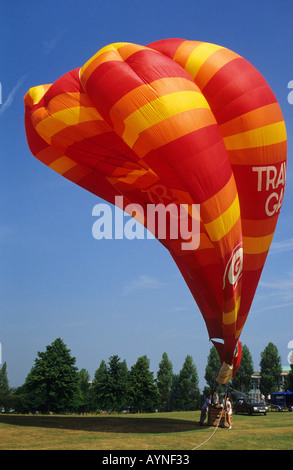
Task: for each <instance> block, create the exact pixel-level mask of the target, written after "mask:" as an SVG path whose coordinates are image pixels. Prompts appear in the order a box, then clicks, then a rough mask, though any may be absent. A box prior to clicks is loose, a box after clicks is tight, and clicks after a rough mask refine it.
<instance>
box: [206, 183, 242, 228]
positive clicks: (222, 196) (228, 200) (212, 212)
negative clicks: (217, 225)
mask: <svg viewBox="0 0 293 470" xmlns="http://www.w3.org/2000/svg"><path fill="white" fill-rule="evenodd" d="M236 196H237V188H236V184H235V180H234V176H233V175H231V178H230V179H229V181H228V183H227V184H226V185H225V186H224V187H223V188H222V189H221V190H220V191H219V192H218V193H217V194H215V195H214V196H212V197H211V198H210V199H208V200H207V201H205V202H203V203H202V204H201V205H200V213H201V215H202V216H203V217H204V220H205V223H209V222H212V221H213V220H215V219H216V218H217V217H219V201H220V204H221V211H222V212H225V211H226V210H228V208H229V207H230V206H231V204H232V203H233V201H234V200H235V198H236Z"/></svg>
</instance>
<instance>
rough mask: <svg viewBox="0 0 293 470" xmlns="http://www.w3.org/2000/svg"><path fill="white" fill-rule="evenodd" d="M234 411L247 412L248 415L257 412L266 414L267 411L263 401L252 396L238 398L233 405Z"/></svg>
mask: <svg viewBox="0 0 293 470" xmlns="http://www.w3.org/2000/svg"><path fill="white" fill-rule="evenodd" d="M233 411H234V413H236V414H238V413H248V414H250V415H252V414H254V413H257V414H260V413H263V414H264V415H266V414H267V411H269V408H268V406H267V405H266V404H265V403H259V402H258V401H256V400H255V399H254V398H238V400H236V401H235V403H234V405H233Z"/></svg>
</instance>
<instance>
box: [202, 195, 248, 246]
mask: <svg viewBox="0 0 293 470" xmlns="http://www.w3.org/2000/svg"><path fill="white" fill-rule="evenodd" d="M239 217H240V207H239V199H238V195H237V196H236V198H235V199H234V201H233V203H232V204H231V206H230V207H229V208H228V209H227V210H226V211H225V212H223V214H221V215H220V216H219V217H218V218H217V219H215V220H213V221H212V222H209V223H208V224H205V227H206V230H207V232H208V234H209V236H210V238H211V240H212V241H213V242H216V241H219V240H220V239H221V238H223V237H224V236H225V235H226V234H227V233H228V232H229V231H230V230H231V229H232V227H233V226H234V225H235V223H236V221H237V220H238V219H239Z"/></svg>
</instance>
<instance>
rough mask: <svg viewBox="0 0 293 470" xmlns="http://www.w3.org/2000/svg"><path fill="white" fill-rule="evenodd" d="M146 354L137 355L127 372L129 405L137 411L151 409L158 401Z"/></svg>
mask: <svg viewBox="0 0 293 470" xmlns="http://www.w3.org/2000/svg"><path fill="white" fill-rule="evenodd" d="M149 367H150V361H149V359H148V358H147V356H142V357H139V358H138V359H137V361H136V363H135V364H134V365H133V366H132V367H131V369H130V372H129V398H130V404H131V406H132V407H133V408H134V409H135V410H136V411H138V413H140V412H142V411H145V412H147V411H153V410H154V409H155V407H156V406H157V402H158V389H157V387H156V384H155V379H154V374H153V372H150V370H149Z"/></svg>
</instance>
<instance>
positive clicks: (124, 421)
mask: <svg viewBox="0 0 293 470" xmlns="http://www.w3.org/2000/svg"><path fill="white" fill-rule="evenodd" d="M0 422H1V423H5V424H11V425H14V426H35V427H42V428H56V429H70V430H76V431H92V432H113V433H144V434H160V433H173V432H184V431H194V430H196V429H199V428H200V426H199V423H198V422H196V421H190V420H188V421H185V420H181V419H168V418H159V417H158V418H140V417H124V416H123V417H118V416H115V417H114V416H92V417H88V416H80V417H79V416H65V417H64V416H42V415H37V416H26V415H1V414H0Z"/></svg>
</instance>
